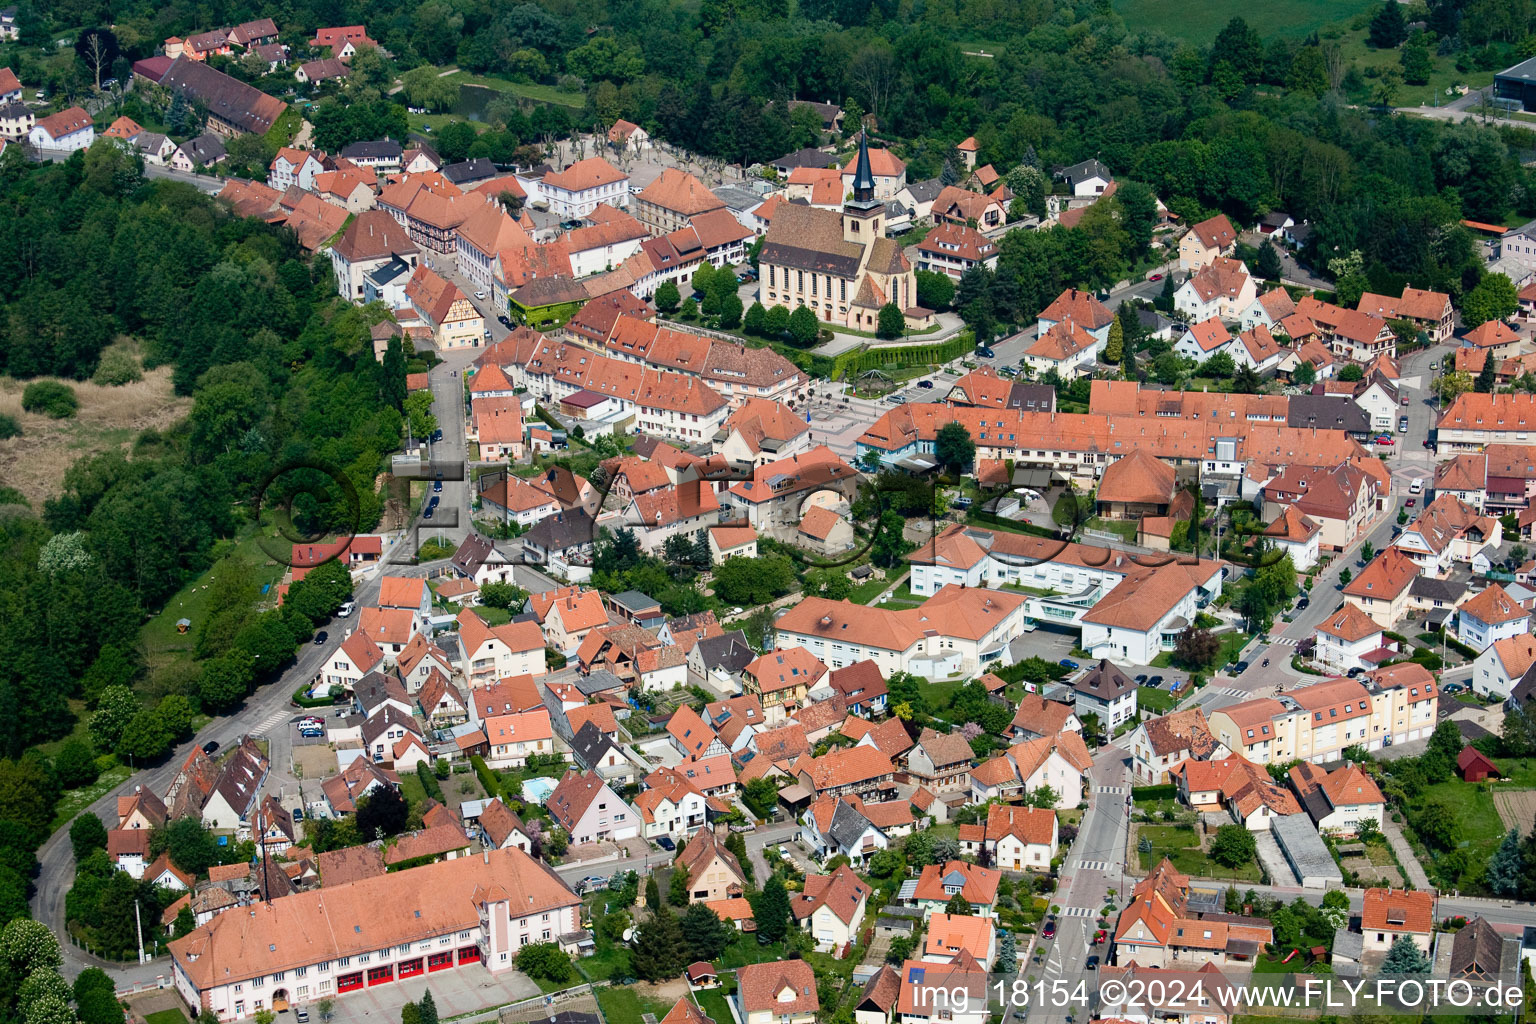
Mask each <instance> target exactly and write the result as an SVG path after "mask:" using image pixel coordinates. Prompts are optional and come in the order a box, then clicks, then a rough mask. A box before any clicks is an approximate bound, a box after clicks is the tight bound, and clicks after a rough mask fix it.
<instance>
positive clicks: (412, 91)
mask: <svg viewBox="0 0 1536 1024" xmlns="http://www.w3.org/2000/svg"><path fill="white" fill-rule="evenodd" d="M400 84H401V85H402V86H403V87H404V90H405V98H406V99H407V100H409V101H410V103H411V106H413V107H426V108H427V109H428V110H431V111H436V112H442V111H445V110H451V109H452V108H453V105H454V104H455V103H457V102H458V101H459V80H458V79H456V78H454V77H453V76H452V75H449V76H446V77H445V76H444V75H443V74H442V72H441V70H440V69H438V68H435V67H433V66H432V65H430V64H423V65H421V66H420V67H416V68H412V69H411V70H409V71H407V72H406V73H405V74H403V75H401V76H400Z"/></svg>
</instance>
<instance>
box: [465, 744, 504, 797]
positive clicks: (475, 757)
mask: <svg viewBox="0 0 1536 1024" xmlns="http://www.w3.org/2000/svg"><path fill="white" fill-rule="evenodd" d="M469 763H470V764H472V765H474V766H475V774H476V775H478V776H479V777H480V785H482V786H484V787H485V795H486V796H488V797H492V798H494V797H499V796H501V777H500V776H499V775H497V774H496V773H495V772H493V771H491V769H490V766H489V765H487V764H486V763H485V758H483V757H481V756H480V755H479V754H471V755H470V758H469Z"/></svg>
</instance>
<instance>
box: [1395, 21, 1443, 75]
mask: <svg viewBox="0 0 1536 1024" xmlns="http://www.w3.org/2000/svg"><path fill="white" fill-rule="evenodd" d="M1397 59H1398V61H1399V63H1401V64H1402V67H1403V81H1404V82H1407V83H1408V84H1409V85H1428V84H1429V76H1430V75H1432V74H1434V72H1435V58H1434V56H1433V55H1432V54H1431V53H1430V52H1429V43H1428V42H1427V41H1426V40H1425V39H1424V33H1422V32H1415V33H1414V34H1413V37H1412V38H1411V39H1409V40H1408V42H1406V43H1404V44H1403V48H1402V50H1400V51H1399V52H1398V57H1397Z"/></svg>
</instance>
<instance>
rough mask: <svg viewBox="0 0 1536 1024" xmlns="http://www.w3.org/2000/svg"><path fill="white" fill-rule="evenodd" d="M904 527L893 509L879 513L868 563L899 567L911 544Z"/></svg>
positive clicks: (899, 514) (904, 520)
mask: <svg viewBox="0 0 1536 1024" xmlns="http://www.w3.org/2000/svg"><path fill="white" fill-rule="evenodd" d="M906 526H907V521H906V519H905V518H903V517H902V515H901V513H900V512H897V511H896V510H895V509H886V510H885V511H884V512H882V513H880V525H879V529H878V530H877V532H876V533H875V539H874V543H872V544H871V545H870V551H869V557H870V561H872V562H874V563H875V565H877V566H879V567H880V568H882V569H891V568H894V567H895V566H898V565H900V564H901V557H902V556H903V555H905V554H906V553H907V552H908V551H909V550H911V544H910V543H909V542H908V541H907V539H906V538H905V537H904V536H903V535H902V531H904V530H905V529H906ZM734 561H736V559H734V558H733V559H731V560H730V562H726V565H730V564H731V562H734Z"/></svg>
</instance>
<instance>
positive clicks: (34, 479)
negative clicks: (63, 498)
mask: <svg viewBox="0 0 1536 1024" xmlns="http://www.w3.org/2000/svg"><path fill="white" fill-rule="evenodd" d="M26 383H30V382H23V381H19V380H13V379H12V378H10V377H0V413H4V414H5V415H8V416H14V417H15V418H16V421H17V422H18V423H20V424H21V431H22V433H21V436H20V437H13V438H10V439H9V440H5V441H0V480H3V481H4V482H5V485H6V486H7V487H14V488H16V489H17V490H19V491H20V492H21V493H22V494H23V495H25V496H26V499H27V500H28V501H29V502H31V503H32V507H33V508H34V509H36V510H38V511H42V507H43V500H44V499H45V498H52V497H55V496H57V495H58V493H59V488H60V487H61V486H62V485H63V483H64V471H65V470H66V469H68V468H69V467H70V466H71V465H73V464H74V462H75V460H77V459H79V458H82V457H84V456H87V455H95V454H98V453H100V452H104V451H107V450H108V449H112V448H118V449H122V450H124V451H126V450H127V448H128V446H129V445H130V444H131V443H132V442H133V439H134V438H136V437H137V436H138V435H139V434H140V433H142V432H143V431H145V430H150V429H155V430H164V429H166V428H167V427H170V426H171V425H172V424H174V423H175V422H176V421H178V420H180V419H181V418H182V417H183V416H185V415H186V414H187V411H188V410H189V409H191V407H192V400H191V399H190V398H177V397H176V396H175V395H174V394H172V392H171V368H170V367H168V366H164V367H160V368H159V369H156V370H151V371H150V372H149V373H147V374H145V375H144V379H143V380H141V381H136V382H134V383H132V384H124V385H123V386H122V387H116V388H109V387H98V386H97V385H95V384H92V383H90V382H89V381H66V382H65V383H67V384H68V385H69V386H70V387H72V388H74V390H75V395H76V396H77V397H78V398H79V400H80V410H79V412H78V413H76V414H75V415H74V416H72V417H71V418H69V419H64V420H51V419H49V418H48V417H46V416H39V415H37V414H34V413H30V412H23V411H22V409H21V393H22V390H23V389H24V387H25V386H26Z"/></svg>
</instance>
